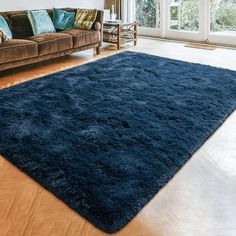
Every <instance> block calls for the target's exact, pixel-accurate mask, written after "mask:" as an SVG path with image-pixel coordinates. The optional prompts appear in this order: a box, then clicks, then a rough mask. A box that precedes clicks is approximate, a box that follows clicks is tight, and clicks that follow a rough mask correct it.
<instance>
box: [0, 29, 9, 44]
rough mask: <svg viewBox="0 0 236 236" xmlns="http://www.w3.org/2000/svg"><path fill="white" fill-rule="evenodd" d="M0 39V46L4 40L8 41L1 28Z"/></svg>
mask: <svg viewBox="0 0 236 236" xmlns="http://www.w3.org/2000/svg"><path fill="white" fill-rule="evenodd" d="M0 39H1V42H0V44H1V43H2V42H4V41H6V40H9V38H8V37H7V35H6V33H5V32H4V31H3V30H2V29H1V28H0Z"/></svg>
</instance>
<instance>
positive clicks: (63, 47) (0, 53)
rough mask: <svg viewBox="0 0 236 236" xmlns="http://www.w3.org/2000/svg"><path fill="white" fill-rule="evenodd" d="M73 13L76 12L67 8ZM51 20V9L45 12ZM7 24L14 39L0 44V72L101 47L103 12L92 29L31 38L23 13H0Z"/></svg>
mask: <svg viewBox="0 0 236 236" xmlns="http://www.w3.org/2000/svg"><path fill="white" fill-rule="evenodd" d="M64 10H66V11H73V12H76V11H77V9H74V8H66V9H64ZM47 11H48V13H49V15H50V17H52V10H51V9H49V10H47ZM0 15H2V16H3V17H4V18H5V20H6V21H7V23H8V25H9V27H10V29H11V31H12V34H13V39H12V40H8V41H5V42H3V43H2V44H1V45H0V71H3V70H6V69H10V68H15V67H19V66H22V65H28V64H33V63H36V62H40V61H45V60H49V59H52V58H57V57H61V56H65V55H69V54H71V53H73V52H78V51H82V50H86V49H90V48H95V49H96V52H97V54H99V53H100V47H101V45H102V24H103V11H98V15H97V19H96V21H95V23H94V24H93V27H92V29H91V30H81V29H73V30H66V31H60V32H56V33H49V34H44V35H40V36H33V31H32V28H31V25H30V22H29V20H28V17H27V12H26V11H10V12H0Z"/></svg>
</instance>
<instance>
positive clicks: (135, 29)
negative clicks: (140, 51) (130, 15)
mask: <svg viewBox="0 0 236 236" xmlns="http://www.w3.org/2000/svg"><path fill="white" fill-rule="evenodd" d="M137 29H138V27H137V24H134V46H136V45H137V40H138V32H137Z"/></svg>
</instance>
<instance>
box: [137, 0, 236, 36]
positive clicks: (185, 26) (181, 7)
mask: <svg viewBox="0 0 236 236" xmlns="http://www.w3.org/2000/svg"><path fill="white" fill-rule="evenodd" d="M166 1H167V0H166ZM170 2H172V3H173V5H171V7H170V28H171V29H178V30H188V31H197V30H198V29H199V14H200V13H199V1H198V0H172V1H170ZM210 4H211V5H210V6H211V7H210V9H211V12H210V14H211V21H210V26H211V31H213V32H217V31H236V0H210ZM159 12H160V0H136V20H137V22H139V24H140V26H142V27H149V28H159V20H160V17H159V15H160V13H159Z"/></svg>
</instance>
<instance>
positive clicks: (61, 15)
mask: <svg viewBox="0 0 236 236" xmlns="http://www.w3.org/2000/svg"><path fill="white" fill-rule="evenodd" d="M74 22H75V12H68V11H64V10H61V9H56V8H54V9H53V24H54V27H55V28H56V29H58V30H65V29H73V28H74Z"/></svg>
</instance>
